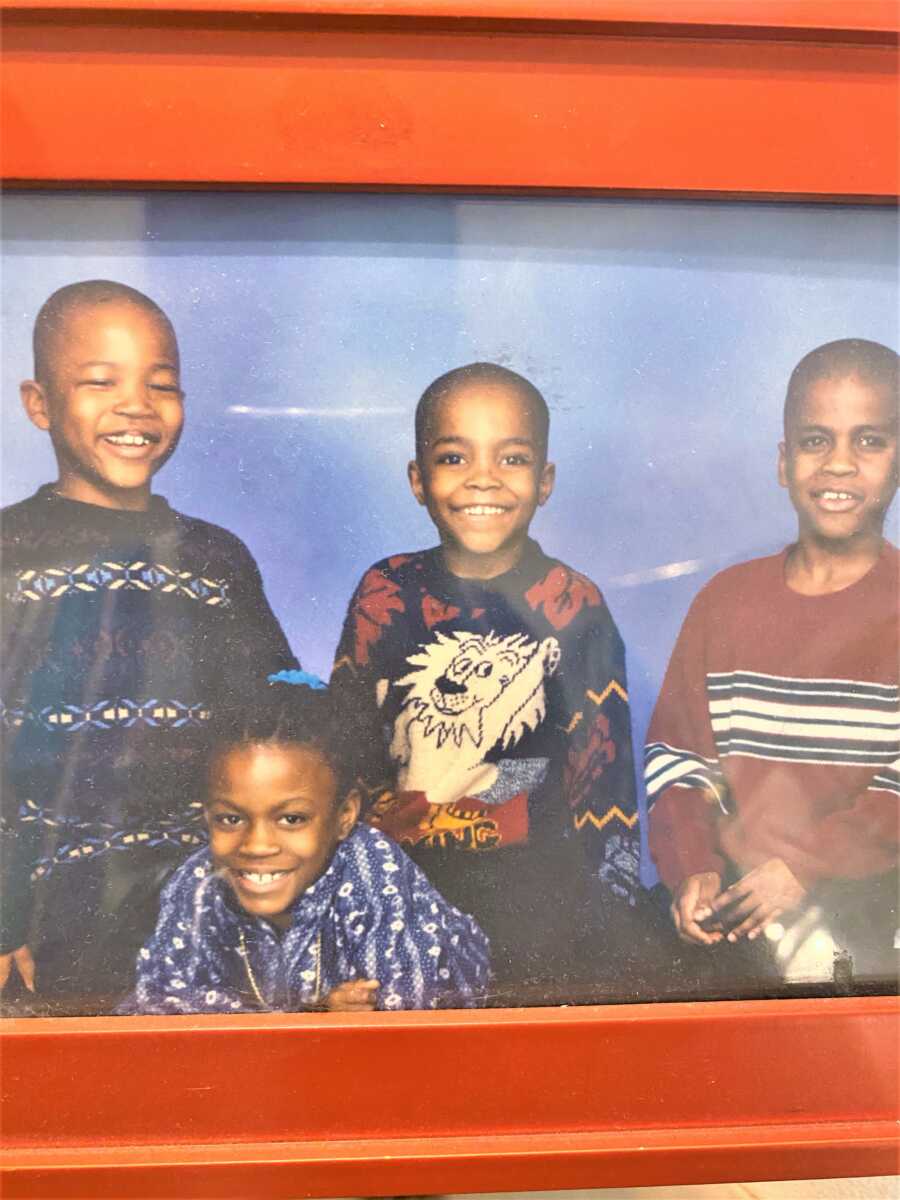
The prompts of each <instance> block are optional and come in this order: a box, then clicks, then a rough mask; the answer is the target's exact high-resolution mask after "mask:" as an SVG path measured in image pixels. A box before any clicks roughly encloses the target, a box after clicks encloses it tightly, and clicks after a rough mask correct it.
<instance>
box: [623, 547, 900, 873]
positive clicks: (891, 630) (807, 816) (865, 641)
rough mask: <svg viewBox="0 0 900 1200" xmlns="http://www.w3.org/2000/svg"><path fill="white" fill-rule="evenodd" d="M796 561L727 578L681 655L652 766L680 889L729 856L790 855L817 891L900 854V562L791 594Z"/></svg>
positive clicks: (739, 570)
mask: <svg viewBox="0 0 900 1200" xmlns="http://www.w3.org/2000/svg"><path fill="white" fill-rule="evenodd" d="M786 555H787V551H784V552H782V553H781V554H776V555H773V556H772V557H770V558H760V559H755V560H754V561H752V562H747V563H742V564H740V565H739V566H736V567H731V568H730V569H729V570H727V571H723V572H722V573H721V574H720V575H717V576H716V577H715V578H714V579H713V580H712V581H711V582H710V583H709V584H707V586H706V587H705V588H704V589H703V590H702V591H701V592H700V594H699V595H698V596H697V598H696V599H695V601H694V603H693V605H692V606H691V610H690V612H689V613H688V615H687V618H686V620H685V623H684V626H683V628H682V630H681V633H680V635H679V638H678V642H677V644H676V646H675V650H674V652H673V654H672V659H671V661H670V663H669V669H668V671H667V672H666V677H665V680H664V682H663V687H662V692H661V693H660V697H659V700H658V702H657V705H656V710H655V712H654V714H653V720H652V722H651V724H650V731H649V734H648V745H647V750H646V768H645V770H646V779H647V796H648V801H649V804H650V806H651V808H650V849H651V852H652V854H653V858H654V860H655V861H656V864H657V866H658V868H659V872H660V875H661V876H662V879H663V882H664V883H665V884H666V885H667V886H668V887H669V889H670V890H673V891H674V889H675V888H676V887H677V886H678V885H679V884H680V883H681V882H682V880H684V879H685V878H686V877H687V876H688V875H693V874H696V873H698V872H700V871H717V872H719V873H720V874H721V873H723V872H724V870H725V868H726V865H727V864H728V863H729V862H730V863H732V864H734V865H735V866H736V867H737V869H738V871H739V872H740V873H741V874H744V873H746V872H747V871H748V870H750V869H752V868H753V867H754V866H757V865H759V864H760V863H762V862H765V861H767V860H768V859H771V858H781V859H783V860H784V861H785V862H786V863H787V864H788V866H789V867H790V868H791V870H792V871H793V872H794V874H795V875H796V876H797V878H798V879H799V880H800V882H801V883H802V884H803V885H804V886H805V887H807V888H809V887H811V886H813V885H814V884H815V883H816V882H817V881H824V880H827V879H862V878H865V877H867V876H869V875H876V874H881V873H883V872H885V871H888V870H890V869H891V868H892V867H893V866H895V865H896V863H897V857H898V830H900V822H898V810H900V770H898V768H900V711H898V619H897V584H898V566H900V555H898V552H897V550H896V549H895V548H894V547H893V546H892V545H890V544H889V543H888V542H885V543H884V549H883V551H882V554H881V557H880V559H879V560H878V562H877V563H876V565H875V566H874V567H873V568H872V570H871V571H869V573H868V574H867V575H865V576H864V577H863V578H862V579H860V580H859V581H858V582H857V583H855V584H853V585H852V586H851V587H848V588H845V589H844V590H843V591H839V592H832V593H830V594H828V595H824V596H803V595H800V594H799V593H797V592H793V591H791V590H790V588H788V586H787V584H786V583H785V577H784V569H785V559H786Z"/></svg>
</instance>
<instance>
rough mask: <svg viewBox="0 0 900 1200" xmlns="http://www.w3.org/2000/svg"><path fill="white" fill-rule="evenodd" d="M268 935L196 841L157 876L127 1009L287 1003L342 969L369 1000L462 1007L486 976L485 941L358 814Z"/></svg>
mask: <svg viewBox="0 0 900 1200" xmlns="http://www.w3.org/2000/svg"><path fill="white" fill-rule="evenodd" d="M290 916H291V924H290V926H289V928H288V929H286V930H285V931H284V932H283V935H282V936H279V933H278V931H277V930H276V929H275V927H274V926H272V925H271V924H270V923H269V922H268V921H265V920H262V919H261V918H259V917H254V916H251V915H250V914H249V913H246V912H244V911H243V909H241V908H240V906H239V905H238V904H237V902H236V900H235V898H234V895H233V893H232V890H231V888H230V886H229V885H228V883H227V882H226V881H225V880H224V879H222V878H221V877H220V876H219V875H217V874H216V872H215V870H214V869H213V864H212V860H211V857H210V853H209V851H208V850H206V849H204V850H200V851H198V852H197V853H196V854H194V855H192V856H191V857H190V858H189V859H188V860H187V862H186V863H184V864H183V865H182V866H181V867H180V868H179V869H178V871H177V872H176V873H175V875H174V876H173V877H172V879H171V880H170V882H169V883H168V884H167V885H166V888H165V891H164V892H163V896H162V903H161V905H160V914H159V923H158V924H157V927H156V932H155V933H154V935H153V937H152V938H151V939H150V941H149V942H148V943H147V945H146V946H144V947H143V949H142V950H141V952H140V955H139V957H138V967H137V987H136V991H135V997H134V1002H133V1004H129V1005H127V1006H126V1007H127V1010H128V1011H131V1012H141V1013H196V1012H247V1011H251V1012H252V1011H254V1010H258V1009H281V1010H284V1011H295V1010H297V1009H301V1008H307V1007H314V1006H318V1005H322V1004H324V1002H325V1000H326V999H327V997H328V994H329V992H331V991H333V990H334V988H336V987H337V986H338V985H339V984H341V983H347V982H349V981H351V980H353V979H374V980H377V981H378V984H379V988H378V991H377V992H376V993H375V1003H376V1007H377V1008H381V1009H400V1008H452V1007H464V1008H466V1007H470V1006H471V1005H472V1004H474V1003H476V1002H477V1000H478V998H479V996H480V995H481V994H482V993H484V992H485V990H486V989H487V986H488V982H489V980H490V970H489V964H488V944H487V939H486V938H485V936H484V934H483V933H482V932H481V930H480V929H479V928H478V926H477V925H476V924H475V922H474V921H473V920H472V918H471V917H467V916H465V914H463V913H460V912H457V910H456V909H455V908H452V907H451V906H450V905H449V904H447V902H446V901H445V900H444V899H443V897H442V896H440V895H439V894H438V893H437V892H436V891H435V890H434V888H433V887H432V886H431V885H430V884H429V882H428V880H427V879H426V878H425V876H424V875H423V874H422V872H421V871H420V870H419V869H418V868H417V867H415V866H414V865H413V863H411V862H410V861H409V859H408V858H407V856H406V855H405V854H404V853H403V851H402V850H401V849H400V848H399V846H397V844H396V843H395V842H392V841H391V840H390V838H387V837H385V836H384V834H382V833H376V832H375V830H374V829H369V828H368V827H367V826H365V825H358V826H357V827H356V829H354V830H353V832H352V833H351V834H350V836H349V837H348V838H347V839H346V840H345V841H343V842H341V843H340V844H339V846H338V848H337V850H336V851H335V854H334V858H333V859H332V860H331V863H330V864H329V866H328V869H327V870H326V871H325V873H324V874H323V875H322V876H321V877H320V878H319V879H317V880H316V882H315V883H313V884H312V885H311V886H310V887H309V888H307V889H306V891H305V892H304V893H303V894H302V895H301V896H299V897H298V898H297V900H295V901H294V904H293V906H292V908H291V910H290Z"/></svg>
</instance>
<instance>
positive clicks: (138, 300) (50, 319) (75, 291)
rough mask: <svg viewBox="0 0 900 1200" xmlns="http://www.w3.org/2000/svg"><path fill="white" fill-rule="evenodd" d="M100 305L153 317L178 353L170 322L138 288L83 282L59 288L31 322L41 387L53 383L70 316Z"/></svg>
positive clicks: (99, 281)
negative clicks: (132, 309)
mask: <svg viewBox="0 0 900 1200" xmlns="http://www.w3.org/2000/svg"><path fill="white" fill-rule="evenodd" d="M101 304H131V305H134V306H135V307H137V308H141V309H143V310H144V311H145V312H147V313H149V314H150V315H151V316H153V317H155V318H156V319H157V320H158V321H159V322H160V323H161V324H162V325H163V326H164V327H165V329H166V330H167V332H168V333H169V335H170V337H171V339H172V345H173V347H174V348H175V350H176V351H177V349H178V340H177V338H176V337H175V330H174V329H173V327H172V322H171V321H170V320H169V318H168V317H167V316H166V314H165V313H164V312H163V310H162V309H161V308H160V307H159V305H158V304H157V303H156V302H155V301H153V300H151V299H150V297H149V296H145V295H144V293H143V292H139V291H138V290H137V288H133V287H128V285H127V284H124V283H116V282H115V281H114V280H111V279H85V280H83V281H82V282H80V283H69V284H67V285H66V286H65V287H61V288H59V289H58V290H57V291H55V292H54V293H53V295H52V296H50V297H49V298H48V299H47V300H46V301H45V302H44V304H43V305H42V306H41V310H40V312H39V313H38V315H37V317H36V318H35V322H34V377H35V379H36V380H37V381H38V383H40V384H47V383H50V382H51V381H52V375H53V362H54V360H55V357H56V347H57V343H58V341H59V339H60V337H62V336H63V335H64V334H65V329H66V325H67V323H68V321H69V318H70V317H71V316H72V314H73V313H75V312H77V311H79V310H82V309H86V308H94V307H96V306H98V305H101Z"/></svg>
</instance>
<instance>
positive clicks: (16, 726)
mask: <svg viewBox="0 0 900 1200" xmlns="http://www.w3.org/2000/svg"><path fill="white" fill-rule="evenodd" d="M21 394H22V402H23V404H24V407H25V411H26V413H27V414H28V416H29V418H30V420H31V421H32V422H33V423H34V424H35V425H36V426H37V427H38V428H39V429H41V430H44V431H46V432H47V433H48V434H49V435H50V439H51V441H52V443H53V449H54V451H55V454H56V459H57V463H58V469H59V475H58V478H57V480H56V482H55V483H52V484H48V485H46V486H44V487H42V488H40V489H39V491H38V492H37V493H36V495H34V496H32V497H31V498H30V499H28V500H25V501H22V502H21V503H19V504H15V505H12V506H11V507H9V508H7V509H6V510H4V512H3V564H2V571H3V595H2V604H3V652H4V653H3V675H2V698H3V723H4V727H5V731H6V746H5V752H4V758H3V774H4V779H3V782H4V787H3V831H2V836H0V848H2V885H3V910H2V929H0V935H2V940H0V984H3V983H6V982H9V981H12V988H11V991H14V990H15V989H18V988H20V987H21V984H22V983H24V985H25V987H26V988H28V989H30V990H31V991H33V992H35V993H36V996H37V997H38V998H39V1004H38V1006H37V1007H38V1009H42V1010H44V1011H51V1010H52V1011H61V1012H75V1011H84V1012H90V1011H98V1010H102V1009H103V1008H104V1007H106V1006H108V1005H109V1004H114V1003H115V1002H116V1001H117V1000H118V998H119V996H118V993H119V992H120V991H121V989H123V988H124V987H126V986H127V985H128V984H129V983H130V980H131V976H132V973H133V963H134V956H135V954H136V952H137V948H138V947H139V946H140V944H141V942H142V941H143V940H144V938H145V937H146V935H147V933H148V932H149V930H150V929H152V927H153V926H152V921H153V919H154V917H155V913H156V902H157V890H158V883H159V880H160V879H161V878H162V877H164V876H165V874H166V873H167V872H168V870H169V869H170V868H171V865H172V863H173V862H175V861H178V860H179V859H180V858H181V857H184V855H185V854H186V853H187V852H188V851H189V850H190V849H191V848H193V847H194V846H195V845H197V844H198V843H199V842H200V841H202V840H203V837H202V826H201V823H200V814H199V812H198V811H197V810H198V808H199V803H196V802H195V800H196V797H197V796H198V795H199V791H198V790H197V780H196V778H195V774H196V770H197V765H198V760H199V758H200V756H201V751H202V749H203V747H204V745H205V741H206V736H207V733H206V726H207V725H208V722H209V717H210V714H211V713H212V712H213V711H214V710H215V709H216V707H217V706H218V705H219V704H220V703H221V702H222V701H223V700H225V699H227V698H229V697H230V696H232V695H233V694H234V693H235V692H238V691H240V690H242V689H243V688H244V687H245V686H246V685H247V682H248V681H250V680H252V679H254V678H259V677H265V675H266V674H267V673H268V672H270V671H276V670H278V669H280V668H289V667H292V666H295V665H296V663H295V660H294V658H293V656H292V655H291V652H290V649H289V647H288V645H287V642H286V641H285V638H284V635H283V634H282V632H281V629H280V628H279V625H278V622H277V621H276V620H275V618H274V616H273V615H272V612H271V610H270V608H269V606H268V604H267V603H266V599H265V596H264V594H263V589H262V583H261V580H260V577H259V572H258V570H257V568H256V564H255V563H254V561H253V559H252V558H251V556H250V554H249V553H248V551H247V549H246V547H245V546H244V545H243V544H242V543H241V542H240V541H238V539H237V538H236V537H234V536H233V535H232V534H230V533H228V532H226V531H225V530H224V529H219V528H217V527H216V526H214V525H209V524H207V523H206V522H205V521H199V520H195V519H193V518H191V517H185V516H182V515H181V514H179V513H176V512H173V511H172V509H170V508H169V506H168V505H167V504H166V502H165V500H163V499H161V498H160V497H159V496H152V495H151V492H150V486H151V480H152V478H153V475H154V474H155V473H156V471H158V470H159V469H160V467H162V466H163V464H164V463H165V462H166V461H167V459H168V458H169V456H170V455H171V454H172V453H173V452H174V450H175V448H176V446H177V444H178V439H179V436H180V434H181V427H182V421H183V395H182V392H181V385H180V382H179V360H178V344H177V341H176V338H175V332H174V330H173V328H172V325H171V323H170V322H169V320H168V318H167V317H166V315H165V314H164V313H163V312H162V310H161V309H160V308H159V307H158V306H157V305H156V304H155V303H154V302H153V301H152V300H150V299H149V298H148V297H147V296H144V295H143V294H142V293H141V292H138V291H135V290H134V289H133V288H130V287H126V286H124V285H123V284H120V283H112V282H108V281H105V280H92V281H88V282H83V283H75V284H71V285H70V286H68V287H64V288H61V289H60V290H59V291H57V292H55V293H54V294H53V295H52V296H51V297H50V298H49V300H47V302H46V304H44V306H43V308H42V309H41V311H40V312H39V314H38V317H37V321H36V323H35V330H34V378H33V379H29V380H26V381H25V382H24V383H23V384H22V387H21ZM192 802H195V803H192ZM148 922H149V924H148ZM19 977H20V978H19Z"/></svg>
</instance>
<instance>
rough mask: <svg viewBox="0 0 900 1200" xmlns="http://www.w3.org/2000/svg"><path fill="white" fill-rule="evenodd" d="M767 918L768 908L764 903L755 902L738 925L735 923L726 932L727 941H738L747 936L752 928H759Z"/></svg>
mask: <svg viewBox="0 0 900 1200" xmlns="http://www.w3.org/2000/svg"><path fill="white" fill-rule="evenodd" d="M768 920H769V909H768V907H767V905H765V904H757V905H755V906H754V908H753V911H752V912H750V913H748V914H747V915H746V916H745V917H744V919H743V921H741V922H740V924H739V925H735V926H734V927H733V928H732V929H731V930H730V932H729V934H728V940H729V942H737V941H740V939H741V938H742V937H747V936H748V935H749V933H750V931H751V930H752V929H761V928H762V927H763V925H765V924H766V923H767V921H768Z"/></svg>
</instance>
